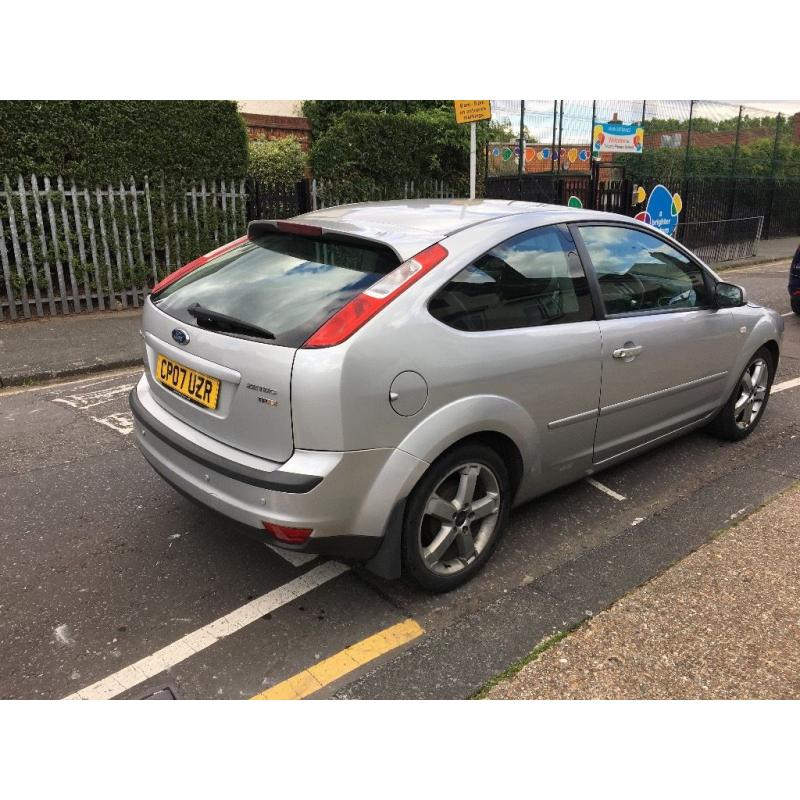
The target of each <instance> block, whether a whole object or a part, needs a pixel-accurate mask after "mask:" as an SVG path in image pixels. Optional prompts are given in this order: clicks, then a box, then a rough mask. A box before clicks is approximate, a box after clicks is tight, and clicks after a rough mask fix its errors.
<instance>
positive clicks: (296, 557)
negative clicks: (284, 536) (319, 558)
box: [267, 544, 316, 567]
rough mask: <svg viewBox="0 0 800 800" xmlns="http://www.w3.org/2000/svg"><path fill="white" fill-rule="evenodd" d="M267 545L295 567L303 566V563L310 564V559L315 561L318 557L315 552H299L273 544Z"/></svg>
mask: <svg viewBox="0 0 800 800" xmlns="http://www.w3.org/2000/svg"><path fill="white" fill-rule="evenodd" d="M267 547H269V549H270V550H272V552H273V553H277V554H278V555H279V556H280V557H281V558H283V559H285V560H286V561H288V562H289V563H290V564H291V565H292V566H293V567H302V566H303V564H308V562H309V561H313V560H314V559H315V558H316V555H314V554H313V553H298V552H296V551H294V550H284V549H283V548H281V547H275V545H271V544H268V545H267Z"/></svg>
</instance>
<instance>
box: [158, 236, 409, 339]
mask: <svg viewBox="0 0 800 800" xmlns="http://www.w3.org/2000/svg"><path fill="white" fill-rule="evenodd" d="M399 263H400V260H399V259H398V257H397V255H396V254H395V252H394V251H393V250H391V249H390V248H389V247H385V246H382V245H380V244H374V243H372V242H367V241H364V240H361V239H357V238H354V237H343V236H339V235H322V236H319V237H312V236H299V235H295V234H288V233H282V232H276V233H266V234H263V235H261V236H259V237H258V238H257V239H255V240H251V241H248V242H246V243H245V244H243V245H241V246H239V247H235V248H234V249H233V250H230V251H228V252H227V253H224V254H223V255H221V256H218V257H217V258H214V259H212V260H211V261H209V262H208V263H207V264H204V265H203V266H202V267H198V268H197V269H196V270H194V271H192V272H190V273H189V274H188V275H186V276H185V277H183V278H181V279H180V280H177V281H175V283H173V284H171V285H169V286H167V287H165V288H164V289H163V290H162V291H160V292H159V293H158V294H156V295H153V297H152V300H153V302H154V303H155V304H156V305H157V306H158V308H159V309H160V310H161V311H164V312H165V313H167V314H169V315H170V316H172V317H175V318H176V319H178V320H180V321H181V322H183V323H186V324H187V325H197V320H196V319H195V317H194V316H193V315H192V314H190V313H189V311H188V308H189V306H192V305H194V304H199V305H200V306H202V307H203V308H205V309H210V310H211V311H213V312H216V313H217V314H224V315H226V316H228V317H233V318H235V319H237V320H240V321H242V322H245V323H248V324H250V325H255V326H257V327H259V328H262V329H265V330H268V331H269V332H271V333H272V334H274V336H275V339H274V341H273V340H270V343H272V344H277V345H283V346H285V347H299V346H300V345H301V344H303V342H304V341H305V340H306V339H308V337H309V336H310V335H311V334H312V333H313V332H314V331H315V330H317V328H319V326H320V325H322V323H323V322H325V321H326V320H327V319H329V318H330V317H331V316H332V315H333V314H335V313H336V312H337V311H338V310H339V309H340V308H341V307H342V306H343V305H345V304H346V303H347V302H348V301H350V300H351V299H352V298H353V297H355V296H356V295H357V294H359V293H360V292H363V291H364V290H365V289H367V288H369V287H370V286H371V285H372V284H373V283H375V282H376V281H378V280H379V279H380V278H381V277H383V276H384V275H387V274H388V273H389V272H391V271H392V270H393V269H394V268H395V267H397V266H398V265H399Z"/></svg>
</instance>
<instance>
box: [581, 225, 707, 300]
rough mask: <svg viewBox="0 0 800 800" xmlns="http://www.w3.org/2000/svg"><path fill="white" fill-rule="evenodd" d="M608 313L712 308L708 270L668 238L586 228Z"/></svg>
mask: <svg viewBox="0 0 800 800" xmlns="http://www.w3.org/2000/svg"><path fill="white" fill-rule="evenodd" d="M580 232H581V238H582V239H583V241H584V243H585V245H586V249H587V250H588V251H589V257H590V258H591V259H592V264H593V265H594V269H595V272H596V273H597V279H598V281H599V283H600V294H601V295H602V297H603V305H604V306H605V311H606V314H629V313H631V312H634V311H661V310H671V309H674V310H680V309H687V308H703V307H705V306H708V290H707V289H706V285H705V281H704V279H703V271H702V269H701V268H700V267H699V266H697V264H695V263H694V262H693V261H691V259H689V258H688V257H687V256H685V255H684V254H683V253H681V252H680V251H679V250H677V249H676V248H674V247H672V246H671V245H669V244H667V243H666V242H665V241H664V240H663V239H659V238H657V237H655V236H651V235H650V234H649V233H646V232H645V231H638V230H633V229H632V228H623V227H618V226H613V225H608V226H605V225H583V226H581V228H580Z"/></svg>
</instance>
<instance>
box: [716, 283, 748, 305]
mask: <svg viewBox="0 0 800 800" xmlns="http://www.w3.org/2000/svg"><path fill="white" fill-rule="evenodd" d="M745 303H747V296H746V295H745V291H744V288H743V287H741V286H737V285H736V284H735V283H725V282H724V281H720V282H719V283H718V284H717V285H716V286H715V287H714V305H715V306H716V307H717V308H736V307H738V306H743V305H745Z"/></svg>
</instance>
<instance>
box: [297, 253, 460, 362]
mask: <svg viewBox="0 0 800 800" xmlns="http://www.w3.org/2000/svg"><path fill="white" fill-rule="evenodd" d="M447 255H448V253H447V250H445V248H444V247H442V245H440V244H434V245H432V246H431V247H429V248H428V249H427V250H423V251H422V252H421V253H417V255H415V256H414V258H410V259H409V260H408V261H404V262H403V263H402V264H401V265H400V266H399V267H397V268H396V269H394V270H392V271H391V272H390V273H389V274H388V275H386V276H384V277H383V278H381V279H380V280H379V281H378V282H377V283H374V284H373V285H372V286H370V287H369V289H367V290H366V291H363V292H361V294H359V295H357V296H356V297H354V298H353V299H352V300H351V301H350V302H349V303H347V305H345V306H343V307H342V308H340V309H339V311H337V312H336V313H335V314H334V315H333V316H332V317H331V318H330V319H329V320H328V321H327V322H325V323H324V324H323V325H322V326H321V327H320V328H318V329H317V331H316V332H315V333H313V334H312V335H311V336H310V337H309V338H308V339H307V340H306V342H305V344H304V345H303V347H307V348H311V347H332V346H333V345H336V344H340V343H341V342H343V341H345V339H349V338H350V337H351V336H352V335H353V334H354V333H355V332H356V331H357V330H358V329H359V328H360V327H361V326H362V325H364V324H365V323H366V322H367V321H369V320H370V319H372V317H374V316H375V315H376V314H377V313H378V312H379V311H380V310H381V309H382V308H385V307H386V306H388V305H389V303H391V302H392V300H394V299H395V297H398V296H399V295H401V294H402V293H403V292H404V291H405V290H406V289H408V288H409V286H412V285H413V284H414V283H416V282H417V281H418V280H419V279H420V278H421V277H422V276H423V275H425V274H427V273H428V272H430V271H431V270H432V269H433V268H434V267H435V266H436V265H437V264H440V263H441V262H442V261H444V259H445V258H447Z"/></svg>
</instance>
